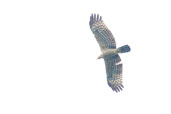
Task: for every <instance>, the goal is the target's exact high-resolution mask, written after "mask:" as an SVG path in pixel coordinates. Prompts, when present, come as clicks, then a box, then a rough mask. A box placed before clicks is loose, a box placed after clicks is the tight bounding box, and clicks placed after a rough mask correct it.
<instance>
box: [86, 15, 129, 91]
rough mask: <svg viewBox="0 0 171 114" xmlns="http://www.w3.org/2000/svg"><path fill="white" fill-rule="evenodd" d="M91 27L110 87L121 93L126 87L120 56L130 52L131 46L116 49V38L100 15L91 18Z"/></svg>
mask: <svg viewBox="0 0 171 114" xmlns="http://www.w3.org/2000/svg"><path fill="white" fill-rule="evenodd" d="M89 25H90V29H91V31H92V32H93V34H94V36H95V38H96V40H97V42H98V44H99V46H100V49H101V52H102V54H101V55H100V56H99V57H98V59H100V58H103V59H104V62H105V66H106V74H107V82H108V85H109V86H110V87H111V88H112V90H113V91H116V92H119V91H121V90H122V89H123V88H124V86H123V84H122V83H123V82H122V63H120V62H121V59H120V56H119V55H118V54H119V53H126V52H129V51H130V50H131V49H130V47H129V45H124V46H121V47H119V48H116V42H115V38H114V37H113V35H112V33H111V32H110V30H109V29H108V28H107V26H106V25H105V24H104V22H103V20H102V17H101V16H99V15H98V14H97V15H96V14H92V15H91V16H90V21H89Z"/></svg>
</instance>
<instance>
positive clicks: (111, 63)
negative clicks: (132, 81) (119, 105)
mask: <svg viewBox="0 0 171 114" xmlns="http://www.w3.org/2000/svg"><path fill="white" fill-rule="evenodd" d="M104 61H105V65H106V74H107V81H108V85H109V86H110V87H111V88H112V90H113V91H116V92H119V91H121V90H122V88H123V87H124V86H123V85H122V64H117V63H119V62H120V61H121V59H120V57H119V55H114V56H109V57H107V58H104Z"/></svg>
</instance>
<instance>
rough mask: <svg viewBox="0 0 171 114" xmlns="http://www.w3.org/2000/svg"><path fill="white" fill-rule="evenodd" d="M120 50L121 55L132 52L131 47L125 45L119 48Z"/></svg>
mask: <svg viewBox="0 0 171 114" xmlns="http://www.w3.org/2000/svg"><path fill="white" fill-rule="evenodd" d="M118 50H119V52H120V53H126V52H129V51H131V48H130V47H129V45H124V46H122V47H120V48H118Z"/></svg>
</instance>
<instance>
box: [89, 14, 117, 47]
mask: <svg viewBox="0 0 171 114" xmlns="http://www.w3.org/2000/svg"><path fill="white" fill-rule="evenodd" d="M89 25H90V29H91V31H92V32H93V34H94V35H95V38H96V40H97V42H98V43H99V45H100V48H101V50H105V49H109V48H116V43H115V39H114V37H113V35H112V33H111V32H110V30H109V29H108V28H107V26H106V25H105V24H104V23H103V20H102V17H101V16H100V17H99V15H97V16H96V14H94V15H93V14H92V15H91V16H90V22H89Z"/></svg>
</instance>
